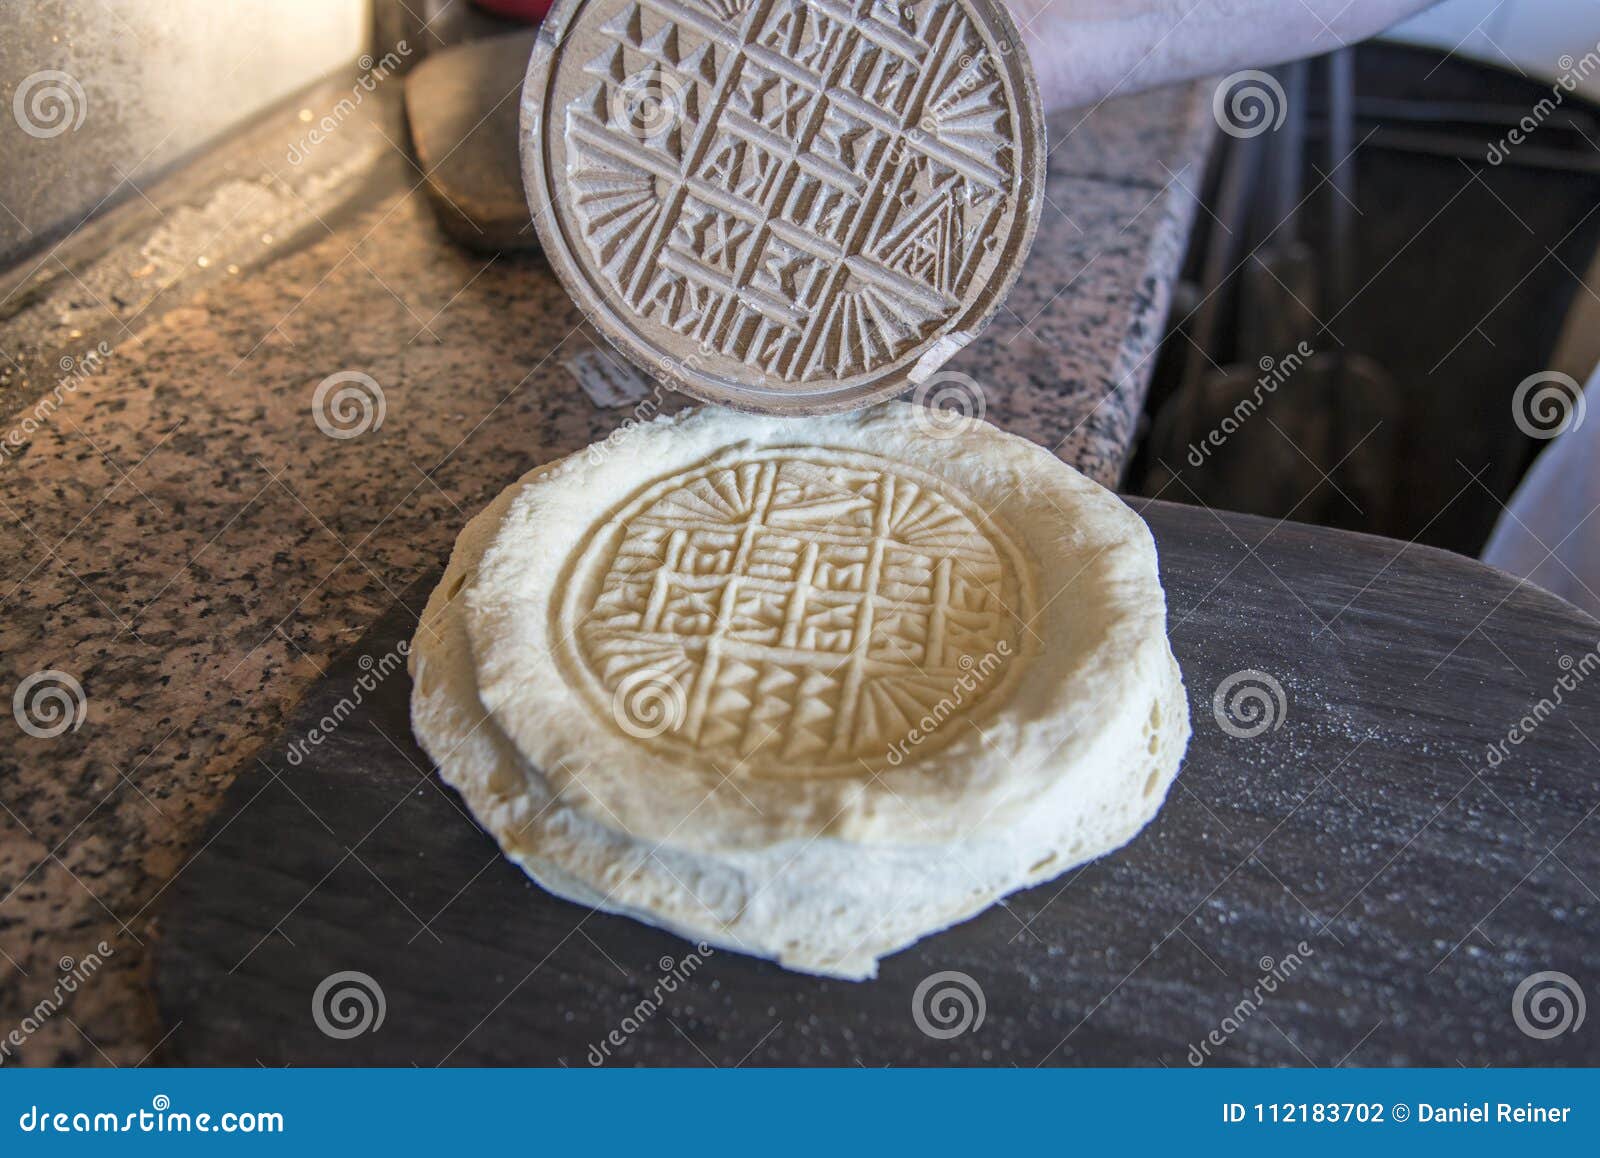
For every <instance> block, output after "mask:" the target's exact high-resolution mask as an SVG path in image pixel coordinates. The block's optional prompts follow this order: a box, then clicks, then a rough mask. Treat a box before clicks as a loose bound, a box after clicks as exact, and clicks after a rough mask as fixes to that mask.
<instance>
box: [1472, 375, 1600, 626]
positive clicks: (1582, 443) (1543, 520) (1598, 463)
mask: <svg viewBox="0 0 1600 1158" xmlns="http://www.w3.org/2000/svg"><path fill="white" fill-rule="evenodd" d="M1597 381H1600V369H1597V370H1596V372H1595V373H1594V374H1593V375H1592V376H1591V377H1590V379H1589V386H1590V387H1593V386H1594V384H1595V383H1596V382H1597ZM1585 394H1586V395H1587V397H1588V399H1589V400H1590V401H1594V400H1595V399H1596V398H1600V391H1597V390H1595V389H1586V390H1585ZM1483 561H1484V562H1485V563H1488V564H1490V565H1491V566H1494V567H1499V568H1500V569H1501V570H1503V571H1509V572H1510V573H1511V574H1513V575H1516V576H1519V577H1521V578H1523V579H1527V580H1528V581H1529V582H1532V583H1537V584H1538V585H1539V586H1540V587H1543V588H1544V589H1545V590H1546V591H1550V592H1553V593H1554V594H1556V595H1559V596H1561V598H1563V599H1565V600H1567V601H1568V602H1569V603H1572V604H1574V605H1576V606H1578V607H1581V608H1582V609H1583V610H1585V611H1587V612H1588V613H1589V614H1590V615H1593V616H1596V617H1600V414H1585V415H1584V418H1583V421H1582V422H1581V423H1579V424H1578V425H1577V426H1576V427H1573V428H1571V429H1569V430H1567V431H1565V432H1563V433H1562V434H1561V435H1560V436H1558V437H1557V438H1556V439H1555V440H1554V441H1553V442H1551V444H1550V445H1549V446H1547V447H1546V448H1545V449H1544V452H1543V453H1541V454H1540V455H1539V457H1538V458H1537V459H1536V460H1534V464H1533V468H1532V469H1531V470H1529V471H1528V474H1527V477H1526V478H1524V479H1523V480H1522V485H1521V486H1519V487H1518V488H1517V492H1516V494H1514V495H1512V496H1511V502H1510V504H1509V505H1508V506H1507V507H1506V510H1505V512H1504V513H1503V514H1502V515H1501V516H1500V521H1499V523H1498V524H1496V526H1495V529H1494V534H1492V535H1490V536H1489V542H1488V545H1487V546H1485V547H1484V549H1483Z"/></svg>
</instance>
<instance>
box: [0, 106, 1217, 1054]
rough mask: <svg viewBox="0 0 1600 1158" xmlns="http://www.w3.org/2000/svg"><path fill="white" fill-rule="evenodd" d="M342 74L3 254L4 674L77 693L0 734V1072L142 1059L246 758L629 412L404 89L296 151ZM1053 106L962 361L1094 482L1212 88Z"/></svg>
mask: <svg viewBox="0 0 1600 1158" xmlns="http://www.w3.org/2000/svg"><path fill="white" fill-rule="evenodd" d="M391 89H392V90H393V91H390V90H391ZM349 91H350V82H349V80H348V79H347V78H338V79H335V80H333V81H330V82H329V83H328V84H327V85H325V86H322V87H321V88H319V89H318V90H317V91H315V92H313V93H310V94H307V95H305V96H304V97H303V98H302V102H301V103H302V104H303V106H304V111H302V110H301V109H299V108H294V109H289V110H287V111H286V112H285V114H284V115H283V116H281V117H276V118H267V119H266V120H265V121H263V122H261V123H258V124H257V125H255V126H252V127H251V128H250V129H249V130H248V131H247V132H245V133H242V134H240V135H239V136H238V137H237V138H236V139H234V140H232V141H230V142H229V143H228V144H227V145H226V146H225V147H223V148H220V149H218V150H213V151H212V153H211V154H209V155H207V156H205V157H202V158H200V159H199V160H197V161H195V162H194V163H193V164H191V165H190V166H188V167H187V168H186V169H185V170H183V171H181V172H180V173H178V174H175V175H173V176H170V177H168V178H166V179H164V180H162V181H161V182H159V183H155V184H150V185H147V186H145V187H143V188H141V190H140V191H139V196H137V197H130V198H129V199H128V200H127V201H126V202H125V203H124V204H122V205H121V206H119V207H118V209H116V210H115V211H113V212H112V213H110V214H108V215H106V216H105V217H104V218H101V219H98V220H97V221H96V222H94V223H93V224H91V225H90V226H88V227H86V228H84V229H81V230H79V231H78V233H77V234H76V235H74V236H73V237H72V238H70V239H69V240H68V241H67V242H65V243H63V244H62V245H61V246H60V247H58V248H56V249H54V250H49V251H46V252H45V253H43V254H40V255H37V256H35V257H34V258H33V259H32V260H30V261H29V262H28V263H26V265H25V266H24V267H23V268H21V269H19V270H15V271H11V272H10V273H9V274H5V275H0V295H3V298H0V428H3V429H0V536H3V544H4V549H3V553H0V656H3V657H4V658H3V661H0V692H3V693H4V695H5V697H7V698H10V697H12V696H13V695H14V694H16V693H17V692H18V689H19V688H21V687H22V686H23V685H24V683H25V681H27V680H28V679H29V677H30V676H33V675H35V674H36V673H40V672H54V673H60V674H58V675H53V676H51V677H49V678H48V680H46V681H45V682H44V683H35V684H34V685H32V693H33V695H34V696H35V697H36V696H37V695H38V693H39V692H40V691H42V690H45V689H46V688H47V687H48V686H50V685H51V684H52V683H53V684H54V685H55V686H57V687H60V688H64V689H65V694H66V695H67V696H68V697H69V698H70V697H73V696H75V694H76V693H75V690H74V687H73V684H76V685H77V687H81V689H82V698H81V700H80V701H78V702H80V703H81V704H83V705H84V710H83V713H82V718H81V719H79V720H77V726H76V728H75V730H74V729H73V728H72V727H71V726H70V723H71V720H70V719H69V720H67V721H64V722H63V723H64V725H66V726H65V728H64V730H61V734H59V735H53V736H51V735H35V734H32V733H47V732H50V731H56V730H58V729H57V728H54V727H51V726H49V725H50V720H49V719H47V718H45V717H43V716H34V717H31V718H29V719H28V722H29V723H30V724H31V732H30V731H29V730H27V729H24V728H23V727H22V726H21V723H22V719H23V717H25V716H26V711H25V709H24V708H21V707H19V711H18V713H14V714H16V715H18V717H19V718H18V720H17V721H15V722H14V720H13V719H6V720H5V721H4V727H3V728H0V732H3V733H4V737H5V738H4V743H0V889H3V893H0V1043H5V1044H4V1050H5V1052H4V1053H0V1064H3V1063H6V1062H18V1061H20V1062H23V1063H29V1064H49V1063H72V1062H84V1063H96V1064H105V1063H112V1064H118V1065H132V1064H136V1063H140V1062H142V1061H145V1060H148V1059H149V1058H150V1057H151V1056H152V1054H153V1053H154V1051H155V1050H156V1049H157V1048H158V1046H159V1045H160V1043H161V1041H162V1039H163V1035H164V1034H165V1033H166V1032H167V1030H168V1028H169V1027H165V1026H162V1025H160V1024H159V1023H158V1021H157V1018H156V1016H155V1013H154V1007H153V1004H152V1001H151V999H150V996H149V989H148V978H149V965H150V949H151V945H152V943H153V942H154V941H155V940H156V939H157V938H159V936H160V932H161V930H160V928H159V917H160V913H161V907H162V898H163V894H164V891H165V889H166V886H167V884H168V883H169V882H170V881H171V880H172V879H174V877H175V876H176V875H178V874H181V873H183V872H185V871H186V870H187V868H188V865H189V864H190V862H191V859H192V857H193V856H194V854H195V852H196V851H197V850H196V848H195V847H194V845H195V841H196V837H197V834H198V833H199V832H200V830H201V826H202V824H203V822H204V820H205V819H206V817H207V816H208V815H209V814H210V812H211V811H212V810H213V809H214V807H215V806H216V804H217V802H218V800H219V798H220V795H221V790H222V788H223V787H224V786H225V784H226V783H227V782H228V781H229V780H230V779H231V778H232V776H233V774H234V772H235V770H236V769H237V768H238V767H239V766H240V765H241V763H242V762H244V761H247V760H249V759H250V758H251V756H252V753H254V752H255V751H256V750H257V749H258V748H259V747H260V746H261V745H262V744H263V743H265V742H266V741H267V740H268V739H269V738H270V737H271V736H272V734H273V733H274V731H275V730H276V729H277V728H278V727H279V726H280V725H281V724H282V722H283V721H284V718H285V715H286V713H287V712H288V710H289V708H290V707H291V706H292V705H293V704H294V703H295V702H296V700H297V699H298V698H299V697H300V696H301V695H302V694H303V693H304V692H305V691H306V689H307V688H308V686H309V685H310V684H311V683H312V681H314V680H315V679H316V678H317V677H318V675H319V673H321V672H322V671H323V669H324V668H325V666H326V665H327V664H328V662H329V660H330V657H332V656H334V655H335V654H337V653H338V652H339V651H340V650H341V649H342V648H343V647H345V646H346V645H348V644H349V643H350V642H351V641H353V640H354V639H355V638H356V637H357V636H359V635H360V634H361V632H362V631H363V630H364V629H365V628H366V627H367V626H368V625H369V624H370V623H371V622H373V620H374V619H376V618H377V616H378V615H379V614H380V613H381V612H382V611H383V610H384V609H385V608H386V607H388V606H389V605H390V604H391V603H392V601H393V600H395V599H396V598H398V596H397V592H400V591H403V590H404V589H405V587H406V586H407V584H408V583H409V582H411V581H412V580H413V579H415V578H416V577H418V576H419V575H421V574H423V573H424V572H425V571H427V570H428V569H430V568H433V567H436V566H438V565H439V564H440V563H441V561H442V560H443V558H444V556H445V554H446V552H447V551H448V549H449V546H450V544H451V542H452V541H453V539H454V537H455V535H456V532H457V531H458V530H459V528H460V527H461V525H462V524H463V522H464V521H465V520H466V519H467V517H469V516H470V515H471V514H472V513H473V512H475V511H476V510H477V509H478V508H479V507H480V506H482V505H483V504H484V503H486V502H487V501H488V500H489V499H490V498H491V497H492V496H493V495H494V494H495V493H496V492H497V491H499V490H500V489H501V488H502V487H504V486H505V485H506V484H507V483H508V482H510V481H511V480H513V479H515V478H516V477H517V476H518V475H520V474H522V473H523V472H524V471H526V470H528V469H530V468H531V467H533V466H534V465H536V464H538V463H540V462H543V461H546V460H548V459H550V458H551V457H554V456H556V455H559V454H562V453H566V452H569V451H572V450H575V449H577V448H580V447H582V446H584V445H586V444H587V443H589V442H591V441H593V440H595V439H598V438H603V437H605V436H606V435H607V434H609V433H610V432H612V431H613V430H616V429H617V428H618V427H619V426H620V425H621V424H622V423H623V422H624V421H626V420H627V419H629V418H630V417H631V416H632V411H631V410H630V409H629V408H628V407H627V406H626V405H624V406H622V407H603V406H600V405H596V404H595V403H594V402H593V401H592V400H591V396H590V395H589V394H587V393H586V392H585V391H584V390H583V389H580V386H579V384H578V379H579V378H589V379H592V378H593V377H594V376H596V375H598V376H600V377H602V378H609V377H611V376H612V375H613V374H617V375H621V376H624V377H626V376H627V374H628V372H627V371H626V370H625V369H623V368H622V367H621V366H620V360H618V359H614V357H613V356H612V355H610V354H608V353H607V352H606V351H605V350H604V349H602V348H601V347H600V346H599V345H598V344H597V343H596V341H595V339H594V337H593V335H592V334H591V333H590V331H589V330H588V329H587V328H586V327H585V326H584V324H583V322H582V318H581V316H580V315H579V313H578V311H577V309H576V308H575V307H574V306H573V305H572V304H571V302H570V301H569V300H568V299H567V298H566V296H565V295H564V294H563V292H562V291H561V289H560V287H559V286H558V285H557V284H556V281H555V279H554V277H553V275H551V274H550V272H549V271H548V270H547V269H546V268H545V267H544V265H543V263H542V261H541V260H540V259H539V258H538V257H537V256H532V255H525V254H524V255H515V256H512V255H505V256H499V257H489V256H484V255H478V254H471V253H468V252H467V251H465V250H462V249H459V248H457V247H456V246H455V245H453V244H452V243H451V242H449V241H448V240H447V239H446V238H445V237H444V236H443V234H442V233H441V232H440V231H439V229H438V227H437V225H436V223H435V221H434V219H433V216H432V213H431V210H430V209H429V207H428V203H427V201H426V199H425V198H424V197H423V196H422V195H421V188H420V184H421V176H422V175H421V173H420V172H419V171H418V170H417V169H416V167H415V166H414V165H413V164H412V163H411V161H410V160H409V159H408V158H407V157H406V155H405V154H404V153H403V151H402V149H401V146H400V144H399V142H402V141H403V140H404V135H403V134H404V130H403V126H402V125H401V124H400V123H399V116H398V98H399V94H398V86H397V85H394V86H389V87H388V88H385V89H381V90H380V91H379V92H378V93H375V94H373V95H371V96H369V97H368V99H367V100H366V101H365V102H364V103H363V104H362V105H361V107H360V110H359V114H358V115H357V116H354V117H351V118H350V119H348V120H345V121H344V122H342V123H341V124H339V126H338V128H337V131H336V132H334V133H332V134H331V135H330V136H329V137H328V139H326V140H324V141H322V142H320V143H318V144H317V145H316V147H315V150H314V151H312V152H309V153H307V152H306V151H305V150H302V151H301V153H302V156H301V158H300V159H299V160H298V161H296V160H293V159H290V156H289V152H288V147H289V145H290V144H291V143H293V142H295V141H296V140H298V139H299V138H300V137H301V136H303V135H304V126H305V123H306V122H307V121H310V120H312V118H314V117H315V116H317V115H318V113H319V111H321V110H323V109H325V108H328V107H333V105H334V104H335V103H336V102H338V101H339V99H340V97H341V96H342V95H346V94H348V92H349ZM1050 128H1051V134H1050V143H1051V147H1052V154H1051V163H1050V179H1049V183H1048V185H1047V190H1046V194H1047V204H1046V208H1045V211H1044V219H1043V222H1042V224H1041V227H1040V230H1039V237H1038V241H1037V243H1036V245H1035V247H1034V251H1033V254H1032V256H1031V258H1030V259H1029V264H1028V268H1027V270H1026V271H1025V273H1024V276H1023V279H1022V281H1021V283H1020V284H1019V286H1018V287H1017V290H1016V292H1015V293H1014V294H1013V295H1012V296H1011V298H1010V300H1009V302H1008V303H1007V306H1006V308H1004V309H1003V310H1002V311H1001V314H1000V316H999V317H998V318H997V320H996V321H995V323H994V324H993V325H992V326H991V327H990V329H989V330H988V331H987V332H986V333H985V335H984V336H983V338H982V339H981V340H980V341H978V342H977V343H975V344H974V345H973V346H972V347H970V348H969V349H968V350H966V351H964V352H963V354H962V355H961V356H960V357H959V358H958V359H957V360H956V361H955V362H954V363H952V364H951V367H950V368H951V369H954V370H958V371H961V372H963V373H965V374H967V375H970V376H971V377H972V378H973V379H974V380H976V381H977V382H978V383H979V384H980V385H981V387H982V390H983V397H984V405H985V407H986V411H987V417H988V418H989V419H990V420H991V421H993V422H995V423H996V424H997V425H999V426H1001V427H1002V428H1005V429H1007V430H1011V431H1014V432H1016V433H1019V434H1022V435H1025V436H1027V437H1029V438H1032V439H1034V440H1035V441H1037V442H1039V443H1041V444H1043V445H1045V446H1047V447H1050V448H1051V449H1052V450H1054V451H1055V452H1056V453H1057V454H1059V455H1060V456H1061V457H1062V458H1063V459H1065V460H1066V461H1068V462H1071V463H1073V464H1074V465H1077V466H1079V467H1080V468H1082V469H1083V470H1085V471H1086V472H1087V473H1089V474H1090V475H1092V476H1093V477H1095V478H1097V479H1098V480H1099V481H1101V482H1103V483H1106V484H1108V485H1113V486H1114V485H1115V484H1116V483H1117V481H1118V479H1119V476H1120V473H1121V471H1122V469H1123V467H1124V465H1125V463H1126V460H1127V458H1128V455H1129V453H1130V450H1131V444H1132V441H1133V438H1134V434H1135V428H1136V422H1137V419H1138V414H1139V411H1140V409H1141V406H1142V403H1143V400H1144V393H1145V389H1146V385H1147V381H1148V374H1149V370H1150V366H1151V360H1152V356H1153V354H1154V352H1155V349H1156V347H1157V344H1158V342H1159V339H1160V336H1161V333H1162V329H1163V321H1164V318H1165V316H1166V313H1167V309H1168V305H1169V301H1170V297H1171V292H1172V289H1173V285H1174V281H1175V278H1176V273H1177V269H1178V266H1179V262H1180V260H1181V257H1182V253H1183V250H1184V247H1185V244H1186V240H1187V237H1188V232H1189V228H1190V225H1191V222H1192V217H1193V211H1194V207H1195V198H1194V192H1193V191H1194V190H1195V189H1197V188H1198V187H1199V183H1200V181H1201V178H1202V170H1203V168H1204V163H1205V155H1206V151H1207V149H1208V148H1209V145H1210V143H1211V140H1212V133H1213V130H1214V126H1213V124H1212V121H1211V116H1210V98H1209V87H1208V86H1205V85H1189V86H1180V87H1176V88H1172V89H1167V90H1162V91H1159V92H1155V93H1150V94H1145V95H1140V96H1135V97H1127V98H1120V99H1117V100H1112V101H1108V102H1106V103H1104V104H1103V105H1101V106H1098V107H1097V108H1095V109H1093V110H1074V111H1071V112H1068V113H1063V114H1060V115H1057V116H1055V117H1053V118H1052V119H1051V125H1050ZM341 371H355V372H359V373H360V374H362V375H366V376H368V377H369V378H370V379H371V381H373V382H376V383H377V384H378V387H379V388H380V389H381V391H382V396H383V413H382V421H381V424H380V423H377V422H376V421H374V422H372V423H371V429H368V430H367V431H366V432H365V433H363V434H361V435H359V436H358V437H351V438H335V437H329V436H327V435H325V434H324V433H323V432H322V430H321V429H319V426H318V424H317V422H316V421H315V420H314V416H313V409H312V399H313V394H314V392H315V391H316V389H317V386H318V384H319V383H321V382H322V381H323V380H324V379H326V378H327V377H328V376H329V375H333V374H337V373H339V372H341ZM668 408H669V409H670V408H672V406H671V405H669V407H668ZM376 417H377V415H373V418H374V419H376ZM24 694H26V693H24ZM41 725H42V726H41ZM307 822H308V823H314V821H312V820H311V818H310V817H309V816H308V817H307ZM91 954H92V955H94V957H95V958H97V959H98V960H99V961H100V962H101V963H100V964H99V966H98V972H97V973H96V974H95V975H94V976H93V978H92V979H90V980H89V981H87V982H85V983H82V984H80V985H78V986H77V987H76V990H75V991H74V992H70V993H69V994H67V996H66V998H65V1000H64V1001H62V1002H61V1004H60V1006H59V1008H54V1007H53V1006H50V1007H47V1008H45V1009H44V1010H43V1012H44V1013H45V1014H46V1015H45V1016H43V1017H39V1016H37V1014H38V1013H39V1012H40V1010H39V1008H38V1007H39V1006H40V1003H41V1002H42V1001H46V999H47V998H49V997H50V996H51V995H52V993H53V992H55V991H56V990H57V986H58V982H59V981H60V980H61V978H62V976H63V972H64V971H66V972H68V973H70V972H71V971H72V970H73V969H74V968H75V967H76V963H77V962H82V961H87V960H89V959H90V955H91ZM68 958H70V959H71V960H70V961H69V960H67V959H68ZM30 1011H32V1012H30ZM13 1027H16V1035H15V1036H16V1038H20V1043H19V1042H18V1041H16V1040H11V1041H9V1042H7V1041H6V1035H7V1034H8V1033H11V1032H12V1030H13Z"/></svg>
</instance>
